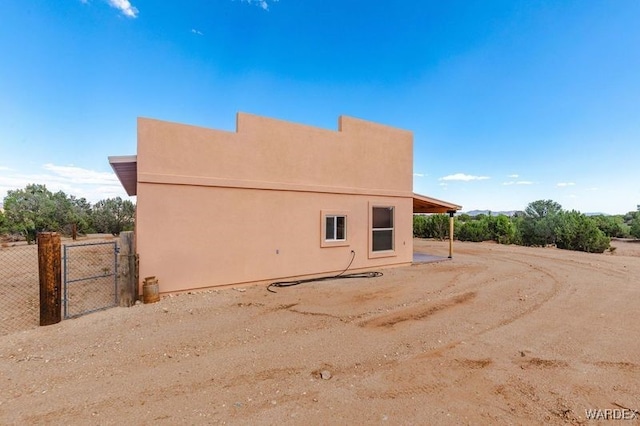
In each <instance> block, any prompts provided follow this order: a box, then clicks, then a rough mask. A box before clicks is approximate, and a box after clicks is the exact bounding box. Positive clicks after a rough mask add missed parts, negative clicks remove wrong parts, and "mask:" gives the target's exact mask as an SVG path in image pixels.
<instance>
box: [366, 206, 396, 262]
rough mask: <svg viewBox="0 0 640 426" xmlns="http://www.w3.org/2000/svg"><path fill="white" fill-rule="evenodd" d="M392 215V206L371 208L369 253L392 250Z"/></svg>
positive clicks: (393, 211)
mask: <svg viewBox="0 0 640 426" xmlns="http://www.w3.org/2000/svg"><path fill="white" fill-rule="evenodd" d="M394 213H395V208H394V207H392V206H372V207H371V251H372V252H380V251H393V250H394V248H395V247H394Z"/></svg>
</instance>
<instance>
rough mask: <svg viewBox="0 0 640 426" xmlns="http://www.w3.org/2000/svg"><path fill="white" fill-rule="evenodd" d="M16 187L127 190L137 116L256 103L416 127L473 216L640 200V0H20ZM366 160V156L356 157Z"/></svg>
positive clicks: (259, 107)
mask: <svg viewBox="0 0 640 426" xmlns="http://www.w3.org/2000/svg"><path fill="white" fill-rule="evenodd" d="M0 17H1V19H2V25H0V58H2V59H1V60H0V198H3V197H4V195H5V192H6V191H7V190H9V189H16V188H23V187H24V186H25V185H26V184H27V183H30V182H35V183H45V184H47V186H48V187H49V188H50V189H52V190H63V191H65V192H67V193H69V194H73V195H76V196H79V197H86V198H87V199H89V200H90V201H97V200H99V199H101V198H106V197H113V196H118V195H120V196H124V195H125V194H124V191H123V190H122V189H121V188H120V185H119V182H118V181H117V179H116V178H115V176H114V175H113V173H112V171H111V168H110V167H109V164H108V162H107V156H109V155H127V154H135V151H136V118H137V117H138V116H144V117H153V118H158V119H163V120H169V121H177V122H184V123H189V124H194V125H199V126H205V127H212V128H221V129H227V130H233V129H234V126H235V114H236V112H237V111H243V112H249V113H254V114H259V115H265V116H268V117H273V118H278V119H283V120H289V121H294V122H300V123H304V124H309V125H313V126H318V127H323V128H328V129H336V128H337V118H338V116H339V115H342V114H344V115H350V116H355V117H359V118H363V119H366V120H371V121H376V122H380V123H383V124H388V125H391V126H396V127H400V128H404V129H407V130H411V131H413V133H414V174H415V178H414V191H415V192H419V193H422V194H425V195H429V196H432V197H435V198H441V199H444V200H448V201H451V202H455V203H457V204H461V205H463V207H464V210H472V209H491V210H494V211H497V210H511V209H523V208H524V207H525V206H526V204H527V203H528V202H530V201H534V200H537V199H553V200H555V201H558V202H559V203H560V204H562V206H563V207H564V208H566V209H577V210H581V211H583V212H605V213H611V214H615V213H625V212H627V211H630V210H635V209H636V205H637V204H640V185H639V182H640V167H639V166H638V159H639V158H640V24H639V23H640V2H639V1H637V0H607V1H599V0H576V1H562V0H554V1H536V0H527V1H519V0H508V1H501V0H491V1H474V0H459V1H456V0H447V1H444V0H438V1H431V0H422V1H405V0H398V1H396V2H386V1H371V0H368V1H363V0H342V1H336V0H279V1H275V0H251V1H248V0H206V1H205V0H200V1H197V0H182V1H180V2H176V1H163V2H159V1H157V0H154V1H152V0H129V1H127V0H55V1H51V0H28V1H25V0H2V3H0ZM354 161H356V160H354Z"/></svg>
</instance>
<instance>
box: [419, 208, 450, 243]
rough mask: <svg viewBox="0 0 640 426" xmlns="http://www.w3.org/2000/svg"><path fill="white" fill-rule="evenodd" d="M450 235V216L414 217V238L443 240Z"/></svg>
mask: <svg viewBox="0 0 640 426" xmlns="http://www.w3.org/2000/svg"><path fill="white" fill-rule="evenodd" d="M448 235H449V216H448V215H446V214H432V215H414V216H413V236H414V237H419V238H437V239H439V240H443V239H445V238H447V237H448Z"/></svg>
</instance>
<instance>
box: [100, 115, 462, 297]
mask: <svg viewBox="0 0 640 426" xmlns="http://www.w3.org/2000/svg"><path fill="white" fill-rule="evenodd" d="M109 161H110V163H111V166H112V167H113V169H114V171H115V173H116V174H117V176H118V178H119V179H120V181H121V183H122V184H123V186H124V188H125V190H126V191H127V193H128V194H129V195H136V196H137V218H136V240H137V241H136V242H137V252H138V253H139V256H140V265H139V267H140V277H146V276H155V277H157V278H158V280H159V289H160V292H161V293H168V292H178V291H185V290H191V289H197V288H205V287H214V286H228V285H238V284H248V283H262V282H270V281H274V280H281V279H289V278H294V277H295V278H298V277H311V276H317V275H325V274H333V273H337V272H340V271H342V270H343V269H344V268H346V267H347V265H348V264H349V262H350V260H351V258H352V257H353V262H352V264H351V267H350V269H349V272H357V271H363V270H371V269H372V268H380V267H388V266H400V265H410V264H411V263H412V260H413V229H412V220H413V213H414V212H419V213H444V212H450V213H451V215H452V213H453V212H455V211H456V210H459V209H460V208H461V207H460V206H458V205H455V204H452V203H448V202H445V201H440V200H436V199H433V198H429V197H425V196H422V195H418V194H414V193H413V135H412V133H411V132H409V131H406V130H401V129H396V128H392V127H389V126H384V125H381V124H377V123H372V122H368V121H364V120H360V119H356V118H352V117H345V116H342V117H340V118H339V120H338V130H337V131H333V130H326V129H320V128H316V127H311V126H307V125H301V124H295V123H291V122H286V121H281V120H275V119H271V118H266V117H260V116H256V115H251V114H245V113H238V114H237V117H236V130H235V131H232V132H230V131H223V130H214V129H206V128H201V127H195V126H189V125H185V124H177V123H170V122H166V121H159V120H153V119H148V118H139V119H138V152H137V155H134V156H119V157H109Z"/></svg>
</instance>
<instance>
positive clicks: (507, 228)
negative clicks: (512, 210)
mask: <svg viewBox="0 0 640 426" xmlns="http://www.w3.org/2000/svg"><path fill="white" fill-rule="evenodd" d="M490 223H491V228H490V231H491V232H492V234H493V239H494V240H496V241H497V242H498V243H500V244H511V243H512V242H513V241H514V237H515V234H516V231H515V227H514V225H513V222H511V220H510V219H509V217H507V216H506V215H503V214H500V215H498V216H497V217H494V218H492V220H491V222H490Z"/></svg>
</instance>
